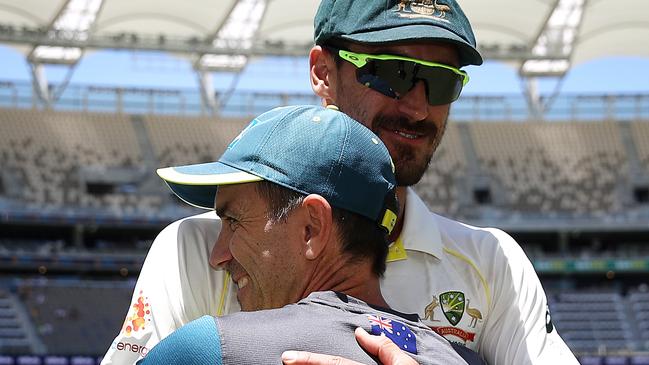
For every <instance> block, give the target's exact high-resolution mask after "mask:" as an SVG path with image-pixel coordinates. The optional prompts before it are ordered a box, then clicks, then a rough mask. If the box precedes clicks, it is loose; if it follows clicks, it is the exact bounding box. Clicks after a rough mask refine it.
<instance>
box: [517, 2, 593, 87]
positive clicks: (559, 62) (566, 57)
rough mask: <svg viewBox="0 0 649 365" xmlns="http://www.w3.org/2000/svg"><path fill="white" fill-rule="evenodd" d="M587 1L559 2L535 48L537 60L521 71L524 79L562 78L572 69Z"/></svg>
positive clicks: (524, 65) (525, 65) (530, 62)
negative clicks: (571, 64) (573, 56)
mask: <svg viewBox="0 0 649 365" xmlns="http://www.w3.org/2000/svg"><path fill="white" fill-rule="evenodd" d="M586 1H587V0H558V1H557V4H556V6H555V7H554V9H553V10H552V13H551V14H550V17H549V18H548V20H547V22H546V23H545V26H544V27H543V29H542V30H541V32H540V34H539V36H538V37H537V38H536V42H535V44H534V45H533V47H532V55H533V56H534V60H531V59H529V60H526V61H524V62H523V64H522V66H521V68H520V74H521V75H522V76H527V77H534V76H562V75H564V74H565V73H566V72H567V71H568V70H569V69H570V58H571V56H572V52H573V50H574V48H575V47H574V46H575V42H576V41H577V32H578V30H579V26H580V25H581V20H582V17H583V14H584V8H585V6H586Z"/></svg>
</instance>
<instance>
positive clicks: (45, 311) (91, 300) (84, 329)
mask: <svg viewBox="0 0 649 365" xmlns="http://www.w3.org/2000/svg"><path fill="white" fill-rule="evenodd" d="M131 291H132V288H131V287H130V286H125V285H121V284H109V283H98V282H95V283H92V282H83V283H82V282H76V283H75V282H69V283H65V282H51V281H50V282H23V283H22V284H21V286H20V287H19V293H20V296H21V298H22V300H23V302H24V303H25V305H26V306H27V309H28V311H29V313H30V315H31V317H32V321H33V322H34V324H35V325H36V329H37V333H38V335H39V336H40V337H41V339H42V341H43V343H44V344H45V347H46V350H47V353H49V354H58V355H99V354H103V353H104V352H105V351H106V350H107V349H108V346H110V343H111V342H112V340H113V338H114V337H115V335H116V334H117V333H118V332H119V331H120V329H121V326H122V324H123V321H124V318H125V315H126V313H124V311H125V310H126V309H127V308H128V302H129V299H130V296H131Z"/></svg>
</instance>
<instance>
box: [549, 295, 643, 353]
mask: <svg viewBox="0 0 649 365" xmlns="http://www.w3.org/2000/svg"><path fill="white" fill-rule="evenodd" d="M550 310H551V311H552V319H553V322H554V324H555V325H556V326H557V330H558V331H559V333H560V334H561V337H563V339H564V340H565V341H566V344H567V345H568V346H569V347H570V349H571V350H572V351H575V352H579V353H597V352H599V351H608V352H615V351H624V350H632V348H631V347H632V346H633V333H632V332H631V330H630V326H629V320H630V319H629V318H627V316H626V314H625V311H624V302H623V299H622V297H621V295H620V294H619V293H615V292H614V293H563V294H559V295H558V296H557V300H556V301H551V302H550Z"/></svg>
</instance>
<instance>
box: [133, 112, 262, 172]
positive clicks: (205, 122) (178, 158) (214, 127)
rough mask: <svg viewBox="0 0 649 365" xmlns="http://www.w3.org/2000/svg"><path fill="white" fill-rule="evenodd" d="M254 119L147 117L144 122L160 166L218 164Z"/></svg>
mask: <svg viewBox="0 0 649 365" xmlns="http://www.w3.org/2000/svg"><path fill="white" fill-rule="evenodd" d="M249 122H250V119H242V118H239V119H217V118H209V117H183V118H178V117H169V116H147V117H145V119H144V123H145V125H146V128H147V132H148V134H149V137H150V139H151V144H152V145H153V150H154V153H155V155H156V159H157V160H158V163H159V164H160V166H176V165H184V164H194V163H201V162H208V161H215V160H216V159H217V158H218V157H219V156H220V155H221V154H222V153H223V151H225V148H226V147H227V145H228V144H229V143H230V141H232V140H233V139H234V138H235V137H236V136H237V135H238V134H239V132H241V131H242V130H243V129H244V128H245V127H246V125H248V123H249Z"/></svg>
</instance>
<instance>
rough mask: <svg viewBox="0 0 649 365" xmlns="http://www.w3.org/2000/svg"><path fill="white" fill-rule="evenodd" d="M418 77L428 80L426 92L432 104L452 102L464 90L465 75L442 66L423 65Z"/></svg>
mask: <svg viewBox="0 0 649 365" xmlns="http://www.w3.org/2000/svg"><path fill="white" fill-rule="evenodd" d="M417 78H418V79H422V80H425V81H426V93H427V96H428V103H429V104H430V105H443V104H449V103H452V102H454V101H455V100H457V98H459V97H460V92H462V86H463V81H464V77H463V76H462V75H458V74H456V73H455V72H453V71H451V70H448V69H445V68H442V67H422V68H421V69H420V71H419V72H418V74H417Z"/></svg>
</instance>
